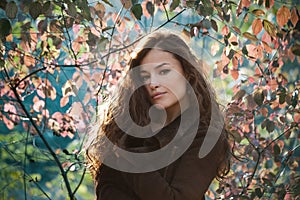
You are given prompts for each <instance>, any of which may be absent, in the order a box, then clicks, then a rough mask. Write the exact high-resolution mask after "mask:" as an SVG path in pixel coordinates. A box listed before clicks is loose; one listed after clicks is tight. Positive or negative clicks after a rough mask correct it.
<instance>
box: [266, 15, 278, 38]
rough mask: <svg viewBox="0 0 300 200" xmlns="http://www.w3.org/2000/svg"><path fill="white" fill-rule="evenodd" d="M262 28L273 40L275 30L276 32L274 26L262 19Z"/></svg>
mask: <svg viewBox="0 0 300 200" xmlns="http://www.w3.org/2000/svg"><path fill="white" fill-rule="evenodd" d="M263 27H264V29H265V30H266V31H267V33H268V34H269V35H270V36H271V37H274V38H275V37H276V33H277V30H276V27H275V25H274V24H272V23H271V22H270V21H268V20H266V19H264V20H263Z"/></svg>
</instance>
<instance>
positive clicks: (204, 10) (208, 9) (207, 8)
mask: <svg viewBox="0 0 300 200" xmlns="http://www.w3.org/2000/svg"><path fill="white" fill-rule="evenodd" d="M199 7H200V8H199V15H202V16H204V17H206V16H211V15H212V14H213V12H214V9H213V7H212V6H211V5H210V4H203V5H200V6H199Z"/></svg>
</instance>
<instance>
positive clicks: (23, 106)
mask: <svg viewBox="0 0 300 200" xmlns="http://www.w3.org/2000/svg"><path fill="white" fill-rule="evenodd" d="M4 72H5V74H6V76H7V78H8V79H9V74H8V72H7V70H6V68H5V67H4ZM9 86H10V88H11V90H12V91H13V93H14V95H15V97H16V99H17V101H18V103H19V104H20V106H21V108H22V110H23V111H24V113H25V115H26V116H27V117H28V119H29V121H30V122H31V124H32V126H33V128H34V129H35V130H36V132H37V134H38V136H39V137H40V138H41V139H42V141H43V143H44V144H45V146H46V148H47V149H48V151H49V152H50V154H51V156H52V157H53V158H54V161H55V162H56V164H57V166H58V167H59V170H60V172H61V175H62V177H63V180H64V182H65V185H66V188H67V191H68V194H69V197H70V199H71V200H72V199H73V195H72V190H71V186H70V183H69V179H68V177H67V175H66V173H65V171H64V169H63V167H62V165H61V163H60V161H59V159H58V158H57V156H56V154H55V152H54V151H53V150H52V148H51V146H50V144H49V143H48V141H47V140H46V138H45V137H44V135H43V134H42V133H41V131H40V129H39V128H38V126H37V125H36V123H35V121H34V120H33V118H32V117H31V115H30V113H29V112H28V110H27V109H26V107H25V105H24V104H23V102H22V100H21V98H20V96H19V93H18V92H17V90H16V88H15V87H14V86H12V85H11V84H9Z"/></svg>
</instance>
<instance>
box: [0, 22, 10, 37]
mask: <svg viewBox="0 0 300 200" xmlns="http://www.w3.org/2000/svg"><path fill="white" fill-rule="evenodd" d="M0 27H1V28H0V38H4V37H6V36H8V35H9V34H10V33H11V31H12V28H11V25H10V22H9V21H8V19H4V18H2V19H0Z"/></svg>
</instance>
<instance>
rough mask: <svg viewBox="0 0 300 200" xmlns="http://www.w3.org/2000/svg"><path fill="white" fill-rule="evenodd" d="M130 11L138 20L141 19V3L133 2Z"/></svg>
mask: <svg viewBox="0 0 300 200" xmlns="http://www.w3.org/2000/svg"><path fill="white" fill-rule="evenodd" d="M131 12H132V13H133V15H134V16H135V18H137V19H138V20H141V17H142V14H143V9H142V6H141V4H135V5H134V6H132V8H131Z"/></svg>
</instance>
